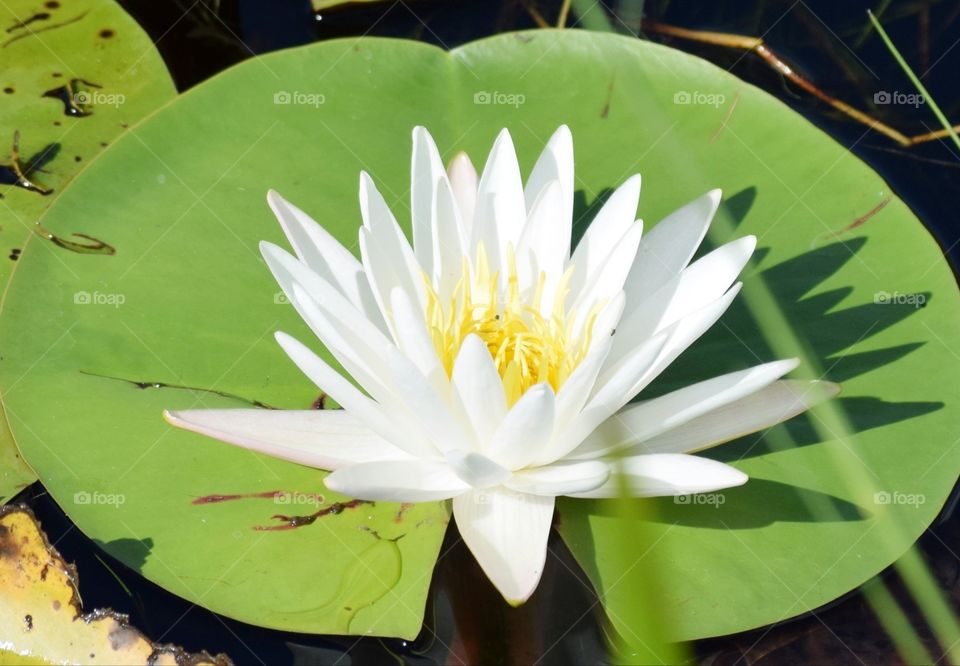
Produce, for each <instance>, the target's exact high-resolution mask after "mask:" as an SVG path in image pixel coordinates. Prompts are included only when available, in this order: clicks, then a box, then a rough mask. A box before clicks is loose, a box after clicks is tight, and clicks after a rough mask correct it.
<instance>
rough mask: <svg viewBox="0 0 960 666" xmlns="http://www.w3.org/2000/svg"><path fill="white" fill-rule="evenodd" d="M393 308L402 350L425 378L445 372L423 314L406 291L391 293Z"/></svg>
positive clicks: (395, 289)
mask: <svg viewBox="0 0 960 666" xmlns="http://www.w3.org/2000/svg"><path fill="white" fill-rule="evenodd" d="M390 304H391V305H392V306H393V323H394V329H395V330H396V335H397V345H398V346H399V347H400V350H401V351H402V352H403V353H404V354H406V355H407V357H408V358H409V359H410V360H411V361H413V363H414V365H416V366H417V368H418V369H419V370H420V372H421V373H422V374H423V375H424V376H425V377H430V376H431V375H433V374H434V373H438V372H441V373H442V372H443V368H442V366H441V365H440V359H439V357H438V356H437V350H436V348H435V347H434V346H433V340H432V338H431V337H430V333H429V332H427V323H426V321H425V320H424V318H423V314H422V313H421V312H420V311H419V310H417V309H416V308H415V307H414V305H413V303H411V302H410V296H409V294H407V292H406V291H404V290H403V289H399V288H396V287H395V288H394V289H393V290H392V291H391V292H390Z"/></svg>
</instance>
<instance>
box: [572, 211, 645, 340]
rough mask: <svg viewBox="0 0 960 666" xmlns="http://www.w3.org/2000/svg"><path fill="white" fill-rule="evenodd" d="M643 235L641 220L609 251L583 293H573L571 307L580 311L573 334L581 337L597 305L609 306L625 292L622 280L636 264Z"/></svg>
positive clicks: (586, 284) (588, 279) (584, 286)
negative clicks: (635, 259) (634, 260)
mask: <svg viewBox="0 0 960 666" xmlns="http://www.w3.org/2000/svg"><path fill="white" fill-rule="evenodd" d="M642 233H643V223H642V222H640V221H639V220H638V221H637V222H636V223H635V224H634V225H633V226H631V227H630V228H629V229H627V231H626V233H624V234H623V236H622V237H621V238H620V240H619V242H618V243H617V245H616V246H615V247H614V248H613V249H612V250H611V251H610V254H609V255H607V257H606V258H605V259H604V261H603V266H602V267H601V268H598V269H597V270H596V271H595V272H594V275H591V276H590V277H589V278H587V281H586V283H585V284H584V285H583V288H582V289H581V290H580V292H579V293H578V294H574V293H573V292H572V291H571V292H570V294H569V295H568V297H567V302H568V303H571V304H572V308H574V309H576V310H577V316H576V319H575V321H574V326H573V330H574V335H579V334H580V332H581V330H582V328H583V326H584V324H585V323H586V321H587V319H588V317H589V316H590V314H592V313H593V312H594V308H595V306H596V305H597V304H603V303H606V302H608V301H609V300H610V299H611V298H613V297H614V296H615V295H616V294H618V293H620V292H621V291H623V281H624V280H626V278H627V273H629V272H630V267H631V266H632V265H633V259H634V257H635V256H636V253H637V246H639V244H640V236H641V234H642Z"/></svg>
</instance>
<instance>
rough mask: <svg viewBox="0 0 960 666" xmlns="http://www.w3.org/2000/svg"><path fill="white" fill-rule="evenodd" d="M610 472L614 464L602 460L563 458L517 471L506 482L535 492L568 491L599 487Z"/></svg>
mask: <svg viewBox="0 0 960 666" xmlns="http://www.w3.org/2000/svg"><path fill="white" fill-rule="evenodd" d="M609 476H610V466H609V465H608V464H607V463H605V462H602V461H599V460H587V461H583V462H561V463H555V464H553V465H547V466H546V467H533V468H531V469H525V470H521V471H519V472H515V473H514V475H513V476H512V477H510V480H509V481H507V482H506V483H505V484H504V485H506V486H507V487H508V488H510V489H512V490H516V491H517V492H522V493H530V494H532V495H548V496H556V495H568V494H570V493H583V492H589V491H591V490H594V489H596V488H599V487H600V486H601V485H603V483H604V482H605V481H606V480H607V477H609Z"/></svg>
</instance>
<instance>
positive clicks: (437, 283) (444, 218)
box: [433, 178, 470, 303]
mask: <svg viewBox="0 0 960 666" xmlns="http://www.w3.org/2000/svg"><path fill="white" fill-rule="evenodd" d="M433 203H434V216H433V222H434V226H433V262H434V265H433V284H434V288H435V289H436V291H437V296H439V298H440V302H441V303H449V302H450V299H451V297H452V296H453V291H454V289H455V288H456V286H457V283H458V282H459V281H460V277H461V276H462V274H463V259H464V257H465V256H467V255H468V254H469V247H470V245H469V243H470V241H469V240H468V239H469V236H468V234H467V231H466V228H465V227H464V226H463V221H462V220H461V219H460V210H459V208H458V206H457V202H456V201H454V198H453V191H452V190H451V189H450V183H448V182H447V180H446V178H443V179H441V180H440V182H439V184H438V185H437V189H436V198H435V200H434V202H433Z"/></svg>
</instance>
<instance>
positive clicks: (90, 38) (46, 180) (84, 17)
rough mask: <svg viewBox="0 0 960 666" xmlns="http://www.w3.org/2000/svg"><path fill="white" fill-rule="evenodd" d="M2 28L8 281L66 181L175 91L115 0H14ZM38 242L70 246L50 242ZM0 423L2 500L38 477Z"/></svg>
mask: <svg viewBox="0 0 960 666" xmlns="http://www.w3.org/2000/svg"><path fill="white" fill-rule="evenodd" d="M0 28H2V30H0V58H2V61H3V69H2V71H0V90H2V92H0V252H2V254H0V284H2V285H6V282H7V279H8V278H9V277H10V273H11V271H12V268H13V266H14V265H15V264H14V262H16V261H17V260H18V259H19V256H20V252H21V250H22V249H23V245H24V241H25V240H26V239H27V238H28V237H29V236H30V235H31V234H32V233H34V232H35V231H36V232H40V230H39V229H36V227H35V224H36V222H37V221H38V220H39V218H40V215H41V214H42V213H43V211H45V210H46V209H47V208H48V207H49V206H50V204H51V203H52V202H53V201H54V200H56V198H57V197H58V196H59V195H60V193H61V192H62V191H63V188H64V187H66V185H67V184H68V183H69V182H70V180H71V179H72V178H73V177H74V176H75V175H76V174H77V172H79V171H80V170H81V169H82V168H84V167H85V166H86V165H87V164H88V163H89V162H90V160H92V159H93V158H94V157H95V156H96V155H97V154H98V153H100V152H101V151H102V150H103V149H104V147H106V146H108V145H109V142H111V141H113V139H114V137H116V136H117V135H118V134H120V133H121V132H122V131H123V130H124V128H125V127H127V126H128V125H129V124H132V123H134V122H136V121H138V120H140V119H141V118H142V117H143V116H144V115H146V114H147V112H149V111H152V110H153V109H155V108H157V107H158V106H160V105H161V104H162V103H164V102H166V101H168V100H170V99H171V98H172V97H173V96H174V95H175V94H176V90H175V89H174V87H173V81H171V80H170V75H169V74H168V73H167V69H166V67H165V66H164V64H163V61H162V60H161V59H160V54H159V53H158V52H157V50H156V49H155V48H154V46H153V44H152V42H151V41H150V38H149V37H148V36H147V34H146V33H145V32H143V30H141V29H140V26H138V25H137V24H136V22H135V21H134V20H133V19H132V18H130V17H129V16H127V14H126V13H125V12H124V11H123V9H121V8H120V6H119V5H117V4H116V3H115V2H113V0H73V1H71V2H69V3H63V4H61V3H59V2H47V3H41V2H35V1H33V0H6V1H5V2H3V3H2V4H0ZM17 138H19V141H17ZM14 148H18V149H19V150H18V151H17V152H19V156H16V155H14V154H13V153H14ZM15 158H17V159H15ZM75 232H79V233H83V232H84V229H83V228H82V227H70V228H65V229H62V230H60V233H61V234H63V240H65V241H66V242H67V243H71V242H72V243H77V244H78V245H79V249H83V247H84V246H97V245H98V244H97V243H96V242H95V241H91V240H90V239H85V238H82V237H75V236H73V234H74V233H75ZM107 242H109V241H108V240H107ZM101 247H102V246H101ZM103 249H106V248H103ZM34 250H39V251H48V252H58V253H63V250H62V249H60V248H57V247H54V245H53V244H52V243H51V244H49V245H48V246H47V247H43V246H42V245H41V244H39V243H36V244H34ZM13 416H14V417H15V415H13ZM0 422H2V423H0V501H4V500H7V499H9V498H10V497H11V496H12V495H14V494H15V493H16V492H17V491H18V490H20V489H21V488H22V487H23V486H24V485H26V484H28V483H30V482H32V481H34V480H35V479H36V477H35V476H34V475H33V471H32V470H30V469H29V468H28V467H27V466H26V465H25V464H24V463H23V461H22V460H21V459H20V456H19V453H18V452H17V450H16V447H15V446H14V441H13V438H12V437H11V435H10V432H9V429H8V428H7V424H6V419H4V417H3V416H2V415H0Z"/></svg>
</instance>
